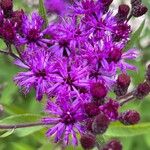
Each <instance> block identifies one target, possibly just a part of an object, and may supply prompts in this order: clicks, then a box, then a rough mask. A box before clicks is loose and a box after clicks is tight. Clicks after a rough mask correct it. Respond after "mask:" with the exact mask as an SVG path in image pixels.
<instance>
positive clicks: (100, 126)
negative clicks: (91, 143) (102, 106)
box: [92, 112, 110, 134]
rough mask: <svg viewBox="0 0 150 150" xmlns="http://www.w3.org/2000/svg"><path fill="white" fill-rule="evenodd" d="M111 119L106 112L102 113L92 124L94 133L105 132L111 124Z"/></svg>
mask: <svg viewBox="0 0 150 150" xmlns="http://www.w3.org/2000/svg"><path fill="white" fill-rule="evenodd" d="M109 123H110V120H109V118H108V117H107V116H106V115H105V114H104V113H102V112H101V113H100V114H99V115H98V116H96V118H95V119H94V121H93V124H92V130H93V133H94V134H103V133H104V132H105V131H106V130H107V128H108V126H109Z"/></svg>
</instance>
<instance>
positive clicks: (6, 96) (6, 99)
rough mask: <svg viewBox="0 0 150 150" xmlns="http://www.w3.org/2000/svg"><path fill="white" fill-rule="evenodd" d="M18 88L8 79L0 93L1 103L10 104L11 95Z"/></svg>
mask: <svg viewBox="0 0 150 150" xmlns="http://www.w3.org/2000/svg"><path fill="white" fill-rule="evenodd" d="M17 90H18V88H17V86H16V85H15V83H14V82H12V81H11V80H10V82H8V83H7V85H6V87H5V89H4V90H3V92H2V95H1V98H0V99H1V101H2V104H10V103H11V102H12V95H13V94H15V93H16V92H17Z"/></svg>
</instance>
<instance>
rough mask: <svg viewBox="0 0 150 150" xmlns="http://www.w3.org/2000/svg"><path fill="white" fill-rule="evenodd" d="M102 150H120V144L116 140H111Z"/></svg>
mask: <svg viewBox="0 0 150 150" xmlns="http://www.w3.org/2000/svg"><path fill="white" fill-rule="evenodd" d="M102 150H122V144H121V143H120V141H118V140H111V141H110V142H108V143H107V144H106V145H105V146H104V148H103V149H102Z"/></svg>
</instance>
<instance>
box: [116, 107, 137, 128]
mask: <svg viewBox="0 0 150 150" xmlns="http://www.w3.org/2000/svg"><path fill="white" fill-rule="evenodd" d="M119 120H120V122H122V123H123V124H124V125H134V124H137V123H138V122H139V121H140V114H139V113H138V112H137V111H135V110H128V111H126V112H123V113H121V114H120V118H119Z"/></svg>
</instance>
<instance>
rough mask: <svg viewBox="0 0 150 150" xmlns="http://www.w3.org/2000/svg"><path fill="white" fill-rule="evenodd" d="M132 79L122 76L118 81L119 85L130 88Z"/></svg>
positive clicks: (125, 75)
mask: <svg viewBox="0 0 150 150" xmlns="http://www.w3.org/2000/svg"><path fill="white" fill-rule="evenodd" d="M130 82H131V79H130V76H128V75H127V74H124V73H123V74H120V75H119V76H118V79H117V84H118V85H119V86H121V87H124V88H125V87H128V86H129V85H130Z"/></svg>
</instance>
